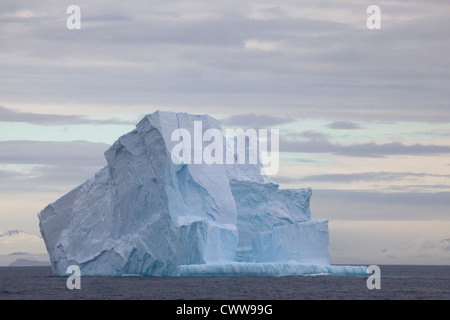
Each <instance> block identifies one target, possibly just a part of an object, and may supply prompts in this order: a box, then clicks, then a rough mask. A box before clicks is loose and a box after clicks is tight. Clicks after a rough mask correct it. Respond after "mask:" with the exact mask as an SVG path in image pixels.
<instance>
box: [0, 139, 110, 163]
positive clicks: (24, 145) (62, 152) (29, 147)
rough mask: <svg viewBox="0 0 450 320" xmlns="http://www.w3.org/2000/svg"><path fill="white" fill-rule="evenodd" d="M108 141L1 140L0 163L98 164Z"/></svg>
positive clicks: (101, 160)
mask: <svg viewBox="0 0 450 320" xmlns="http://www.w3.org/2000/svg"><path fill="white" fill-rule="evenodd" d="M108 148H109V145H107V144H105V143H94V142H87V141H31V140H16V141H0V163H5V164H30V165H57V166H58V165H61V164H64V165H71V166H73V167H77V166H101V165H105V164H106V160H105V158H104V155H103V153H104V152H105V151H106V149H108Z"/></svg>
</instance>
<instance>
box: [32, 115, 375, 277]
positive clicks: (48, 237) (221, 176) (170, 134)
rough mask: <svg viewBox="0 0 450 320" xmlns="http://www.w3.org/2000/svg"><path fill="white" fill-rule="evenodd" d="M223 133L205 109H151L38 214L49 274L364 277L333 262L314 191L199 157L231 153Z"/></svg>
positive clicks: (253, 167) (254, 169)
mask: <svg viewBox="0 0 450 320" xmlns="http://www.w3.org/2000/svg"><path fill="white" fill-rule="evenodd" d="M221 132H222V129H221V127H220V124H219V122H218V121H217V120H216V119H214V118H212V117H210V116H208V115H191V114H187V113H173V112H161V111H158V112H155V113H152V114H149V115H147V116H145V117H144V118H143V119H142V120H141V121H140V122H139V123H138V124H137V125H136V129H135V130H133V131H131V132H129V133H127V134H125V135H123V136H121V137H120V138H119V139H118V140H117V141H116V142H115V143H114V144H113V145H112V146H111V147H110V148H109V149H108V150H106V152H105V157H106V160H107V165H106V166H105V167H104V168H103V169H101V170H100V171H99V172H98V173H97V174H96V175H95V176H94V177H93V178H91V179H89V180H87V181H86V182H85V183H83V184H82V185H80V186H79V187H77V188H76V189H74V190H73V191H71V192H69V193H68V194H66V195H64V196H63V197H61V198H60V199H58V200H57V201H55V202H53V203H51V204H50V205H48V206H47V207H46V208H45V209H43V210H42V211H41V212H40V213H39V215H38V216H39V221H40V230H41V234H42V237H43V238H44V241H45V245H46V248H47V251H48V253H49V256H50V260H51V265H52V270H53V273H54V274H56V275H65V274H66V270H67V267H68V266H69V265H78V266H79V267H80V269H81V273H82V274H83V275H123V274H138V275H145V276H188V275H303V274H324V273H325V274H340V275H343V274H348V275H356V274H358V275H360V274H366V273H367V268H365V267H352V266H345V267H344V266H330V252H329V245H328V242H329V238H328V221H326V220H322V221H311V213H310V208H309V200H310V197H311V189H309V188H306V189H298V190H292V189H280V188H279V186H278V185H277V184H276V183H274V182H273V181H272V180H271V179H269V177H268V176H266V175H264V174H262V173H261V172H262V171H263V170H261V169H262V165H261V163H260V162H259V161H258V162H257V163H251V164H250V163H242V161H237V158H235V159H234V160H235V161H233V162H232V163H230V162H229V161H213V163H211V161H206V160H208V159H206V158H204V157H203V155H202V152H206V151H207V150H209V152H210V155H211V154H214V155H216V156H217V155H219V154H229V152H230V150H231V151H234V150H233V147H234V146H235V145H236V144H235V142H236V139H237V137H231V138H229V139H226V138H225V137H224V136H223V135H222V134H221ZM206 133H208V134H206ZM211 133H212V135H211ZM212 136H213V137H214V139H213V137H212ZM191 137H193V141H192V140H190V138H191ZM246 138H248V139H250V138H249V137H246ZM192 146H193V148H192ZM212 146H214V148H212ZM222 146H223V148H224V150H223V151H224V152H223V153H222V152H219V151H221V150H219V148H220V147H222ZM249 146H250V142H249V143H248V144H247V145H246V149H245V151H246V153H247V154H248V153H249V152H250V150H249ZM208 148H209V149H208ZM212 149H215V150H214V152H212ZM174 150H176V152H174ZM191 151H192V152H191ZM211 152H212V153H211ZM188 153H189V154H188ZM215 160H217V158H216V159H215ZM205 162H208V163H205Z"/></svg>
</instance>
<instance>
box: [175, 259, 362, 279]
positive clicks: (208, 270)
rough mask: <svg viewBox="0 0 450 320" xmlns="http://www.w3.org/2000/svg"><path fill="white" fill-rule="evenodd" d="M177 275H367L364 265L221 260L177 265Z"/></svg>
mask: <svg viewBox="0 0 450 320" xmlns="http://www.w3.org/2000/svg"><path fill="white" fill-rule="evenodd" d="M178 275H179V276H185V277H186V276H271V277H281V276H312V275H333V276H361V277H367V276H368V275H369V273H368V270H367V267H364V266H340V265H318V264H308V263H300V262H296V261H288V262H236V261H228V262H227V261H223V262H217V263H207V264H191V265H181V266H178Z"/></svg>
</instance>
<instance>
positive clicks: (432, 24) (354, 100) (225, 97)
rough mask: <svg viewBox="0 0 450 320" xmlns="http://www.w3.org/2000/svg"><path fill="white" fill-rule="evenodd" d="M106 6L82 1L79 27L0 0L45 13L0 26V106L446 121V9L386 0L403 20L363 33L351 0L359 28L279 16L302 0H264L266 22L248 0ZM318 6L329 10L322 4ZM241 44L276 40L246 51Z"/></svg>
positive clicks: (48, 6)
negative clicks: (270, 0)
mask: <svg viewBox="0 0 450 320" xmlns="http://www.w3.org/2000/svg"><path fill="white" fill-rule="evenodd" d="M113 3H114V5H112V4H110V3H109V2H108V5H104V4H103V5H102V4H93V3H89V5H87V4H86V3H85V2H81V3H80V6H81V7H82V8H86V9H85V10H84V9H83V10H84V11H83V13H82V14H83V16H84V17H85V18H84V19H85V24H84V25H83V22H82V30H80V32H76V31H75V32H70V31H68V30H67V29H66V28H65V23H64V22H65V17H66V15H65V12H64V10H63V9H65V8H64V5H61V6H62V8H61V6H56V5H55V4H54V3H53V2H49V1H42V2H41V1H40V2H39V5H38V4H35V3H31V2H29V1H28V2H20V1H19V2H18V3H17V4H13V3H11V2H8V3H7V4H3V3H2V8H1V9H0V12H15V11H17V10H21V9H28V8H30V10H33V11H35V12H36V13H37V16H44V17H45V19H44V18H42V19H44V20H42V21H41V20H38V21H34V22H33V23H30V22H31V21H29V22H28V23H27V24H25V23H23V22H16V23H17V24H18V26H19V27H11V28H5V30H6V31H5V32H3V33H1V34H0V42H1V43H3V44H4V46H2V49H0V50H1V53H2V57H3V56H5V59H2V61H1V62H0V70H1V71H2V74H4V75H6V76H4V77H0V94H1V96H2V98H3V101H2V103H8V102H10V103H13V102H14V103H30V101H33V102H35V103H48V102H52V103H55V101H56V103H57V102H60V101H66V100H67V97H70V99H71V101H72V102H73V103H80V104H83V103H100V104H114V105H120V106H121V107H124V106H127V107H128V106H130V105H139V104H140V105H142V104H153V105H155V104H158V105H161V106H162V107H165V106H167V107H170V106H177V107H179V108H200V109H202V112H205V111H208V112H211V111H212V112H215V113H224V112H230V110H233V111H236V112H240V111H241V109H242V108H243V107H249V108H252V110H251V111H254V110H258V111H259V110H264V111H268V110H270V109H272V110H276V112H277V113H276V114H277V115H278V116H280V117H283V116H284V115H289V116H295V117H300V116H301V117H314V118H317V117H325V118H326V119H336V118H337V117H339V118H342V117H345V119H348V120H349V121H350V120H355V119H365V120H367V119H368V118H370V119H381V120H383V119H384V120H386V119H388V120H393V119H399V120H403V121H404V120H420V121H440V122H442V121H450V114H449V113H448V100H449V99H450V95H449V92H448V90H447V88H448V81H449V76H448V70H447V68H442V66H443V65H448V63H449V62H450V60H449V57H448V55H446V54H445V52H447V51H448V42H447V41H446V39H448V35H449V34H448V33H449V30H450V28H448V23H449V22H448V17H447V14H446V11H445V10H446V9H447V8H448V6H444V5H442V6H441V7H440V8H441V9H439V11H438V12H436V14H435V15H431V14H430V11H431V9H430V8H429V6H428V5H420V6H419V5H417V4H416V5H414V6H404V5H399V4H398V3H393V4H391V3H390V4H387V3H386V4H384V7H383V12H386V13H388V12H389V13H390V15H395V14H399V15H400V14H402V10H403V11H405V10H406V13H403V15H406V16H408V17H411V19H410V20H409V21H399V22H396V23H394V22H391V23H390V24H389V23H387V24H383V29H382V30H380V32H376V31H375V32H371V31H370V30H367V29H365V28H364V26H365V21H364V20H365V18H366V14H365V11H364V10H362V9H364V8H362V9H361V4H360V3H359V2H357V1H355V2H349V3H346V4H343V5H342V6H345V8H346V10H347V8H348V9H349V11H350V12H355V11H358V12H359V10H361V26H360V27H357V26H355V25H354V24H353V22H349V23H344V22H341V23H337V22H334V21H327V20H326V19H324V18H323V17H319V16H318V17H314V16H311V17H308V19H300V18H298V19H296V18H293V17H289V14H285V13H286V11H285V10H286V9H288V8H289V7H293V8H294V9H296V10H301V9H302V6H304V5H305V4H304V3H301V2H298V3H297V2H291V3H288V4H286V5H287V6H288V7H287V8H285V7H284V5H282V4H280V5H279V7H277V8H274V7H273V6H272V7H271V6H268V9H267V10H266V12H265V14H266V15H268V16H269V17H270V18H269V19H266V20H256V19H251V18H249V17H248V15H247V13H248V7H249V6H250V5H249V4H247V3H242V2H238V1H234V2H231V3H229V2H222V3H214V4H212V3H211V2H207V1H198V2H195V3H193V4H190V5H189V6H186V5H185V4H183V3H182V2H172V1H170V2H160V3H156V2H149V3H141V4H140V5H139V6H127V5H123V4H122V3H120V2H118V1H115V2H113ZM68 4H69V3H67V5H68ZM261 4H262V5H263V6H264V2H261ZM307 6H308V7H312V8H313V9H317V6H318V5H317V4H313V3H308V4H307ZM320 6H321V7H323V10H324V11H327V12H331V10H332V9H330V8H332V6H330V4H329V3H324V4H321V5H320ZM3 8H5V10H3ZM340 8H342V7H340ZM321 9H322V8H321ZM341 10H342V9H341ZM103 11H106V12H103ZM44 13H45V14H44ZM189 14H192V16H189ZM186 15H187V17H186ZM416 16H419V17H420V18H416ZM82 19H83V18H82ZM22 20H23V19H22ZM82 21H83V20H82ZM8 23H9V22H4V24H6V25H7V24H8ZM11 23H12V22H11ZM246 40H257V41H262V42H264V41H266V42H274V43H277V46H276V49H275V50H272V51H264V50H247V49H246V48H245V45H244V44H245V41H246ZM374 48H376V49H374ZM411 48H414V49H413V50H411ZM83 62H85V63H86V64H87V65H83ZM11 75H14V76H13V77H12V76H11ZM343 106H345V107H343Z"/></svg>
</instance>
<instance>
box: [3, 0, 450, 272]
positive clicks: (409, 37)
mask: <svg viewBox="0 0 450 320" xmlns="http://www.w3.org/2000/svg"><path fill="white" fill-rule="evenodd" d="M72 4H76V5H78V6H79V7H80V26H81V29H79V30H77V29H74V30H70V29H68V28H67V25H66V21H67V19H68V18H69V16H70V14H68V13H67V11H66V10H67V7H68V6H69V5H72ZM372 4H376V5H378V6H379V8H380V10H381V15H380V22H381V24H380V26H381V28H380V29H373V30H372V29H368V28H367V24H366V22H367V19H368V18H369V17H370V13H369V14H368V13H367V12H366V10H367V8H368V6H369V5H372ZM449 15H450V3H448V2H447V1H438V0H436V1H392V0H390V1H376V2H372V1H370V2H369V1H363V0H344V1H328V0H325V1H320V2H316V1H299V0H295V1H265V0H263V1H242V0H239V1H234V0H231V1H201V0H199V1H195V0H194V1H133V3H132V5H131V4H130V3H127V2H123V1H72V0H71V1H64V0H63V1H61V0H58V1H56V0H53V1H50V0H42V1H31V0H27V1H20V0H14V1H9V0H3V1H1V2H0V43H1V45H0V208H1V210H0V230H9V229H21V230H24V231H27V232H30V233H33V234H39V225H38V223H39V221H38V219H37V213H38V212H39V211H40V210H42V209H43V208H44V207H45V206H46V205H47V204H49V203H51V202H53V201H55V200H56V199H58V198H59V197H61V196H62V195H64V194H65V193H67V192H68V191H70V190H72V189H73V188H75V187H77V186H78V185H79V184H81V183H83V182H84V181H85V180H87V179H88V178H90V177H92V176H93V175H94V174H95V172H97V171H98V170H99V169H100V168H102V167H103V166H104V165H105V164H106V161H105V158H104V156H103V152H104V151H105V150H106V149H107V148H108V147H109V146H110V145H111V144H112V143H113V142H114V141H115V140H116V139H117V138H118V137H119V136H121V135H123V134H125V133H127V132H129V131H131V130H132V129H133V128H134V126H135V124H136V123H137V122H138V121H139V120H140V119H141V118H142V117H143V116H144V115H145V114H148V113H151V112H154V111H156V110H167V111H177V112H188V113H196V114H204V113H207V114H210V115H212V116H214V117H216V118H217V119H219V120H221V123H222V125H223V128H237V127H239V128H277V129H279V130H280V170H279V172H278V174H277V175H275V176H272V179H273V180H274V181H276V182H277V183H279V184H280V187H281V188H302V187H311V188H312V190H313V196H312V198H311V210H312V218H313V219H314V220H318V219H328V220H329V227H330V248H331V256H332V262H333V263H371V264H450V210H449V209H450V105H449V102H448V101H450V55H448V52H450V40H449V39H450V20H449V19H448V17H449Z"/></svg>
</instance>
